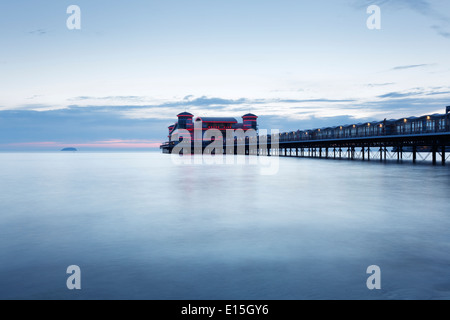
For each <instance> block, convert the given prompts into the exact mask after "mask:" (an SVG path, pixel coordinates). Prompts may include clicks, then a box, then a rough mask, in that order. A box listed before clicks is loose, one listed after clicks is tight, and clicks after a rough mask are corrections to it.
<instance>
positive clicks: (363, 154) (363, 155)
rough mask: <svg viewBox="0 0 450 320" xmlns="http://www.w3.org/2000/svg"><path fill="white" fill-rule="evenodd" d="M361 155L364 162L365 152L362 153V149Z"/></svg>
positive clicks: (362, 149) (362, 150)
mask: <svg viewBox="0 0 450 320" xmlns="http://www.w3.org/2000/svg"><path fill="white" fill-rule="evenodd" d="M361 155H362V159H363V161H364V160H365V159H366V155H365V152H364V147H362V148H361Z"/></svg>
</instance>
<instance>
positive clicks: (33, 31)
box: [28, 29, 48, 36]
mask: <svg viewBox="0 0 450 320" xmlns="http://www.w3.org/2000/svg"><path fill="white" fill-rule="evenodd" d="M28 33H29V34H34V35H38V36H42V35H44V34H47V33H48V31H47V30H45V29H37V30H32V31H28Z"/></svg>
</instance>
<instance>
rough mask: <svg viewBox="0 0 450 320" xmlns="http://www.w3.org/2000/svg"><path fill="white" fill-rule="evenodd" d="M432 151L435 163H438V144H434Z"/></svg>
mask: <svg viewBox="0 0 450 320" xmlns="http://www.w3.org/2000/svg"><path fill="white" fill-rule="evenodd" d="M432 153H433V165H436V163H437V147H436V145H434V146H433V150H432Z"/></svg>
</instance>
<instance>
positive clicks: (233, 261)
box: [0, 152, 450, 300]
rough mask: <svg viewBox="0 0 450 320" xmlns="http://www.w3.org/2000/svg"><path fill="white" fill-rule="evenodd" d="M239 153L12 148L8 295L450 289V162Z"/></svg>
mask: <svg viewBox="0 0 450 320" xmlns="http://www.w3.org/2000/svg"><path fill="white" fill-rule="evenodd" d="M243 159H244V161H243V162H245V161H248V160H249V159H248V158H245V157H243ZM235 160H239V157H235ZM241 160H242V158H241ZM235 162H236V163H234V164H221V165H220V164H215V165H211V164H195V163H192V164H176V163H174V162H173V161H172V158H171V156H170V155H163V154H159V153H156V152H155V153H151V152H148V153H145V152H141V153H94V152H93V153H88V152H78V153H0V299H243V300H246V299H257V300H259V299H450V201H449V190H450V166H446V167H442V166H435V167H433V166H431V165H429V164H423V165H420V164H419V165H413V164H410V163H404V164H397V163H395V162H389V163H380V162H377V161H373V162H370V163H369V162H362V161H348V160H342V161H338V160H319V159H299V158H280V159H279V169H278V172H276V173H275V174H272V175H265V174H261V170H260V169H261V168H260V167H261V165H262V164H260V163H259V162H258V163H256V164H255V163H253V164H246V163H243V164H242V163H241V164H238V163H237V162H238V161H235ZM71 265H77V266H79V267H80V269H81V290H68V288H67V286H66V281H67V279H68V277H69V276H70V274H67V273H66V271H67V267H68V266H71ZM371 265H377V266H379V267H380V270H381V278H380V279H381V289H380V290H369V289H368V288H367V285H366V281H367V279H368V277H369V276H370V274H367V272H366V271H367V268H368V267H369V266H371Z"/></svg>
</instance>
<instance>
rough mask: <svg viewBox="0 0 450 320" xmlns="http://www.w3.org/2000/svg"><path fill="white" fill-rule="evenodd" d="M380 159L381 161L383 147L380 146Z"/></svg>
mask: <svg viewBox="0 0 450 320" xmlns="http://www.w3.org/2000/svg"><path fill="white" fill-rule="evenodd" d="M385 160H386V159H385ZM380 161H383V147H380Z"/></svg>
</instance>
